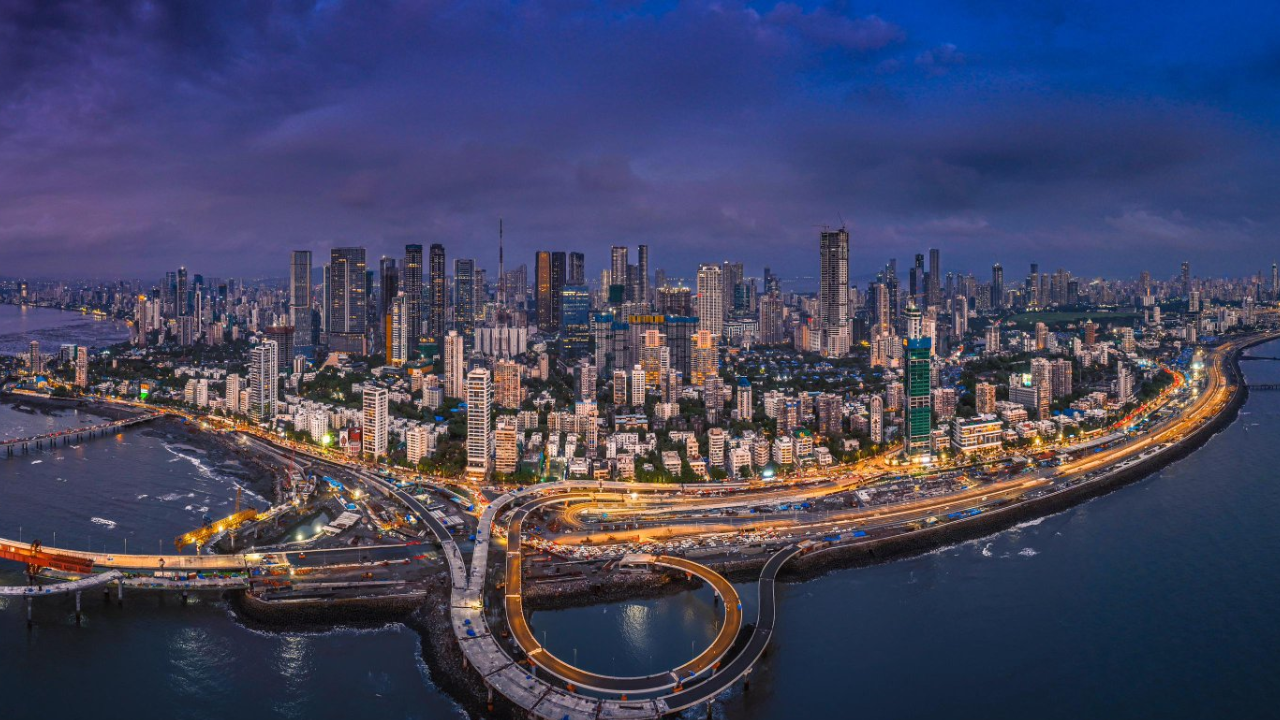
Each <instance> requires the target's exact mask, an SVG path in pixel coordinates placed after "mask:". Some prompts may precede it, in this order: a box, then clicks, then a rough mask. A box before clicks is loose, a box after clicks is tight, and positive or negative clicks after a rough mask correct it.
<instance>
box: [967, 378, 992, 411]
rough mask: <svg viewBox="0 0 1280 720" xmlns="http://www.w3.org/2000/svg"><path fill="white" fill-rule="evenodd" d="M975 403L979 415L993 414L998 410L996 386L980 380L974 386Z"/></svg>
mask: <svg viewBox="0 0 1280 720" xmlns="http://www.w3.org/2000/svg"><path fill="white" fill-rule="evenodd" d="M973 405H974V409H975V410H976V411H977V412H978V414H979V415H991V414H994V413H995V411H996V386H995V385H992V384H991V383H987V382H980V383H978V384H977V385H975V386H974V388H973Z"/></svg>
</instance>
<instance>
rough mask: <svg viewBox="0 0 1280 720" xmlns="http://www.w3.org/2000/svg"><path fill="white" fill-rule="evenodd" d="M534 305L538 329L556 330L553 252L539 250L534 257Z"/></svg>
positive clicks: (548, 331)
mask: <svg viewBox="0 0 1280 720" xmlns="http://www.w3.org/2000/svg"><path fill="white" fill-rule="evenodd" d="M533 292H534V307H535V309H536V311H537V321H538V330H540V331H542V332H544V333H551V332H555V331H556V326H555V316H554V315H553V313H552V310H553V309H554V306H553V304H552V302H551V293H552V281H551V253H550V252H548V251H546V250H539V251H538V253H537V254H536V255H534V259H533Z"/></svg>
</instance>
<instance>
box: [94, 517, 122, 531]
mask: <svg viewBox="0 0 1280 720" xmlns="http://www.w3.org/2000/svg"><path fill="white" fill-rule="evenodd" d="M89 522H91V523H93V524H95V525H102V526H103V527H105V528H106V529H108V530H114V529H115V527H116V521H115V520H107V519H106V518H100V517H94V518H89Z"/></svg>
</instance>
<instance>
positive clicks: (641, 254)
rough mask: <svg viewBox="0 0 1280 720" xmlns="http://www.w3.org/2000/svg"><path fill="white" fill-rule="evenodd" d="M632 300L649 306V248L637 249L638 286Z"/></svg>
mask: <svg viewBox="0 0 1280 720" xmlns="http://www.w3.org/2000/svg"><path fill="white" fill-rule="evenodd" d="M631 299H632V300H633V301H635V302H638V303H642V304H645V305H648V304H649V246H648V245H640V246H638V247H636V284H635V290H634V291H633V292H632V297H631Z"/></svg>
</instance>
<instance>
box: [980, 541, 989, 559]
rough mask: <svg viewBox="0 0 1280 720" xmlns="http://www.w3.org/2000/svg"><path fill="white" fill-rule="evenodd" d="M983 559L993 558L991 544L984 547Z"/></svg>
mask: <svg viewBox="0 0 1280 720" xmlns="http://www.w3.org/2000/svg"><path fill="white" fill-rule="evenodd" d="M982 557H991V543H987V544H986V545H983V546H982Z"/></svg>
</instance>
